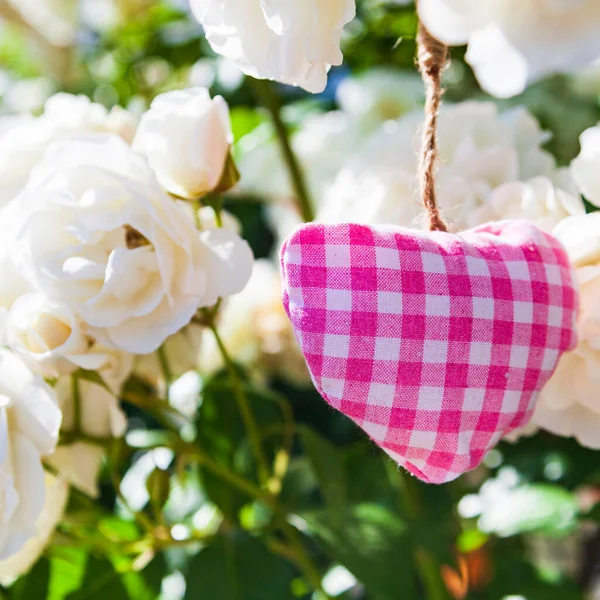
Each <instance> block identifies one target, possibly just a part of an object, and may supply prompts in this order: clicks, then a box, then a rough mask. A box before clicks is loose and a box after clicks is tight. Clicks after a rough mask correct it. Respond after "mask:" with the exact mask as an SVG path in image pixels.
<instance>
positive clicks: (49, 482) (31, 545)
mask: <svg viewBox="0 0 600 600" xmlns="http://www.w3.org/2000/svg"><path fill="white" fill-rule="evenodd" d="M45 495H46V500H45V502H44V508H43V509H42V512H41V513H40V514H39V515H38V517H37V519H36V521H35V529H36V535H35V537H32V538H30V539H29V540H27V541H26V542H25V545H24V546H23V547H22V548H21V550H19V551H18V552H17V553H16V554H14V555H13V556H11V557H10V558H7V559H5V560H0V584H2V585H4V586H7V585H10V584H11V583H12V582H13V581H14V580H15V579H17V578H18V577H20V576H21V575H25V574H26V573H27V572H28V571H30V570H31V568H32V567H33V565H35V563H36V562H37V561H38V559H39V558H40V556H41V554H42V552H43V551H44V550H45V549H46V546H47V545H48V543H49V542H50V538H51V537H52V534H53V533H54V530H55V529H56V526H57V525H58V524H59V523H60V521H61V519H62V517H63V514H64V512H65V509H66V507H67V500H68V499H69V486H68V485H67V483H66V482H65V481H64V480H63V479H61V478H60V477H54V476H53V475H50V474H49V473H46V489H45Z"/></svg>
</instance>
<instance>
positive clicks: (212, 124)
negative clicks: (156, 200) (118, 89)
mask: <svg viewBox="0 0 600 600" xmlns="http://www.w3.org/2000/svg"><path fill="white" fill-rule="evenodd" d="M232 142H233V135H232V133H231V123H230V121H229V109H228V107H227V103H226V102H225V100H223V98H221V96H216V97H215V98H212V99H211V97H210V94H209V92H208V90H207V89H206V88H192V89H188V90H176V91H173V92H168V93H166V94H161V95H160V96H157V97H156V98H155V99H154V100H153V102H152V105H151V106H150V110H148V112H146V113H145V114H144V115H143V116H142V118H141V121H140V124H139V127H138V130H137V134H136V136H135V139H134V141H133V148H134V149H135V150H136V151H138V152H140V153H142V154H144V155H145V156H146V157H147V158H148V162H149V163H150V166H151V167H152V168H153V169H154V172H155V173H156V176H157V178H158V181H159V182H160V184H161V185H162V187H163V188H164V189H165V190H167V191H168V192H170V193H172V194H175V195H177V196H180V197H182V198H187V199H193V198H199V197H200V196H203V195H204V194H206V193H208V192H210V191H211V190H214V189H215V188H216V187H217V185H218V184H219V182H220V180H221V176H222V174H223V169H224V166H225V163H226V160H227V157H228V154H229V146H230V145H231V143H232Z"/></svg>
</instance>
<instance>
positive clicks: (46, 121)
mask: <svg viewBox="0 0 600 600" xmlns="http://www.w3.org/2000/svg"><path fill="white" fill-rule="evenodd" d="M88 132H89V133H92V132H98V133H107V132H108V133H116V134H117V135H120V136H121V137H122V138H123V139H124V140H125V141H127V142H128V143H130V142H131V140H132V139H133V134H134V132H135V119H134V117H133V115H132V114H131V113H129V112H128V111H125V110H123V109H121V108H119V107H116V108H114V109H113V110H111V111H110V112H108V111H107V110H106V108H104V106H102V105H101V104H96V103H94V102H91V101H90V100H89V98H87V97H85V96H73V95H71V94H63V93H61V94H56V95H54V96H52V97H51V98H49V99H48V100H47V101H46V104H45V109H44V113H43V114H42V115H41V116H40V117H37V118H34V117H30V116H23V117H0V206H2V205H4V204H6V202H8V201H9V200H10V199H12V198H13V197H14V196H15V195H16V194H17V193H19V192H20V191H21V189H22V188H23V187H24V186H25V184H26V182H27V179H28V178H29V175H30V173H31V170H32V169H33V168H34V167H35V166H36V165H37V164H38V163H39V162H40V161H41V160H42V158H43V156H44V154H45V152H46V151H47V149H48V147H49V146H50V145H51V144H53V143H56V142H57V141H59V140H61V139H65V138H67V137H68V136H69V135H72V134H77V133H88Z"/></svg>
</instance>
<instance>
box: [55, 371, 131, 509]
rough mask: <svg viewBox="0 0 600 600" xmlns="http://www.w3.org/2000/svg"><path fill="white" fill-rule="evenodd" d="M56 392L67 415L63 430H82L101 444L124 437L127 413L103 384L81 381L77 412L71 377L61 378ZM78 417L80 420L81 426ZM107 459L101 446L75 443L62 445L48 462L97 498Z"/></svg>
mask: <svg viewBox="0 0 600 600" xmlns="http://www.w3.org/2000/svg"><path fill="white" fill-rule="evenodd" d="M54 389H55V391H56V395H57V397H58V401H59V403H60V407H61V409H62V412H63V424H62V427H61V431H63V432H66V433H70V432H74V431H79V432H81V433H83V434H85V435H87V436H90V437H93V438H97V439H98V440H99V441H102V440H107V439H109V438H118V437H121V436H123V435H124V433H125V430H126V428H127V419H126V417H125V413H124V412H123V411H122V409H121V407H120V405H119V401H118V400H117V398H115V396H113V395H112V394H111V393H109V391H108V390H106V389H105V388H104V387H102V386H101V385H98V384H97V383H93V382H91V381H85V380H82V379H78V380H77V389H78V395H79V397H78V407H77V410H76V405H75V401H74V398H73V382H72V378H71V377H61V378H60V379H59V380H58V381H57V383H56V386H55V388H54ZM76 416H78V417H79V421H78V422H77V423H76V422H75V418H76ZM104 456H105V449H104V447H103V446H102V445H101V444H94V443H88V442H85V441H75V442H74V443H72V444H65V445H61V446H59V447H58V448H57V449H56V451H55V452H54V454H52V456H50V457H49V458H48V459H47V462H48V464H49V465H50V466H52V467H53V468H54V469H55V470H56V471H57V472H58V474H59V475H60V477H61V478H62V479H64V480H65V481H67V482H69V483H70V484H71V485H73V486H75V487H77V488H78V489H80V490H81V491H83V492H85V493H86V494H88V495H89V496H92V497H96V496H97V495H98V475H99V473H100V469H101V467H102V462H103V460H104Z"/></svg>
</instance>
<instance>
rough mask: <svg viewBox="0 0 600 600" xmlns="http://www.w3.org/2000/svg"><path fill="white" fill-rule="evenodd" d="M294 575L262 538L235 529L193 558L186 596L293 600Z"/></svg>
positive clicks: (190, 599) (189, 599) (188, 598)
mask: <svg viewBox="0 0 600 600" xmlns="http://www.w3.org/2000/svg"><path fill="white" fill-rule="evenodd" d="M294 576H295V570H294V568H293V567H292V566H291V565H289V564H288V563H287V562H286V561H284V560H283V559H281V558H279V557H277V556H274V555H273V554H271V553H270V552H269V551H268V550H267V548H266V547H265V546H264V544H263V543H262V542H261V541H260V540H258V539H256V538H253V537H252V536H250V535H248V534H246V533H242V532H234V533H232V534H230V535H228V536H222V537H219V538H217V539H216V540H215V542H214V543H213V544H211V545H210V546H209V547H207V548H204V549H203V550H201V551H200V553H199V554H197V555H196V556H195V557H194V558H193V559H192V560H191V561H190V565H189V574H188V578H187V590H186V594H185V598H184V600H200V599H201V598H206V599H207V600H208V599H209V598H210V599H211V600H213V599H214V600H266V599H267V598H269V599H271V598H272V599H273V600H293V598H294V596H293V595H292V592H291V586H292V581H293V579H294Z"/></svg>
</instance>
